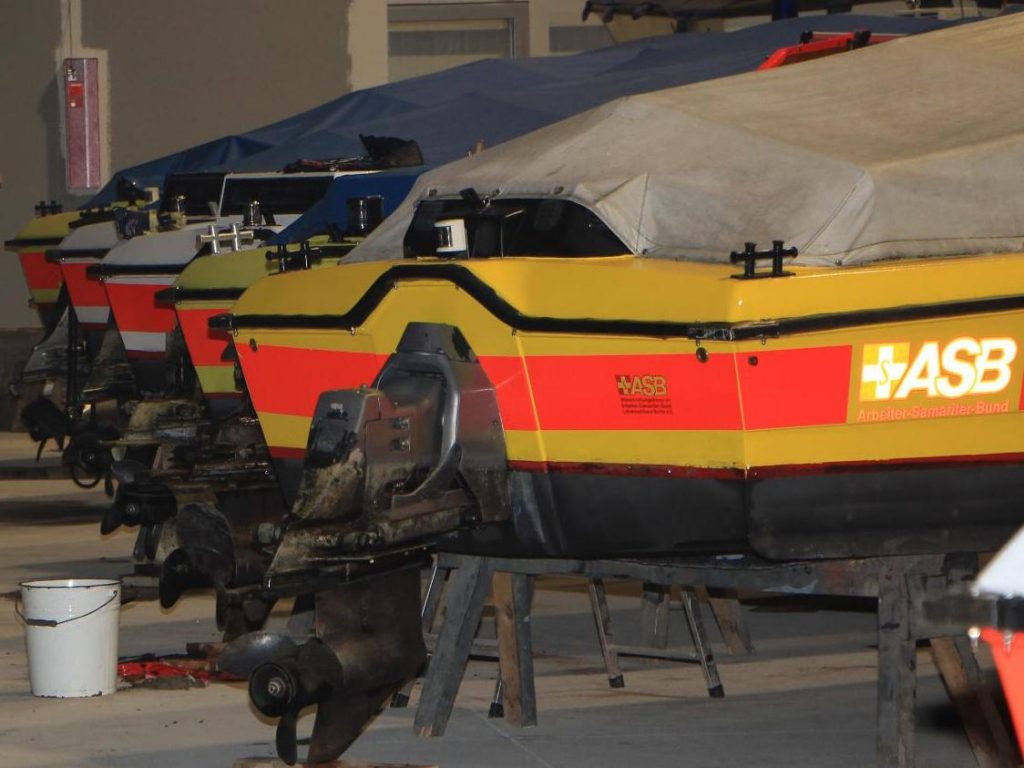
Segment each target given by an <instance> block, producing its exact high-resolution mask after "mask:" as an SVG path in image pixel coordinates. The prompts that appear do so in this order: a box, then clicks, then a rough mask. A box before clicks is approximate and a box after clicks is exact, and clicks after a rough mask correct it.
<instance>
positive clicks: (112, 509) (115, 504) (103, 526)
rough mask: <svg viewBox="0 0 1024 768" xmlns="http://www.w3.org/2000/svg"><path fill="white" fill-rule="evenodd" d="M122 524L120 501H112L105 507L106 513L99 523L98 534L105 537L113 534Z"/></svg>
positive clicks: (122, 510) (122, 507) (122, 515)
mask: <svg viewBox="0 0 1024 768" xmlns="http://www.w3.org/2000/svg"><path fill="white" fill-rule="evenodd" d="M123 522H124V505H123V504H121V502H120V499H114V501H112V502H111V503H110V506H109V507H107V511H106V512H104V513H103V521H102V522H101V523H100V533H101V534H103V535H104V536H106V535H107V534H108V533H113V532H114V531H116V530H117V529H118V528H120V527H121V524H122V523H123Z"/></svg>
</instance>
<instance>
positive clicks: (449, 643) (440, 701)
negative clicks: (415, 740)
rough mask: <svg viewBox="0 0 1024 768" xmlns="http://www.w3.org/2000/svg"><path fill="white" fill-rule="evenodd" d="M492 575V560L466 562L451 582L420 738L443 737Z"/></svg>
mask: <svg viewBox="0 0 1024 768" xmlns="http://www.w3.org/2000/svg"><path fill="white" fill-rule="evenodd" d="M492 572H493V571H492V570H491V563H490V560H489V559H487V558H483V557H479V558H466V559H464V560H463V561H462V562H461V563H460V565H459V567H458V568H457V569H456V570H455V571H454V572H453V573H452V575H451V576H450V577H449V579H448V589H447V592H448V598H447V605H448V606H449V608H450V610H447V611H446V612H445V620H444V621H443V622H442V624H441V631H440V633H439V634H438V636H437V648H436V649H435V651H434V655H433V657H432V658H431V659H430V666H429V668H428V670H427V676H426V678H425V679H424V681H423V692H422V694H421V695H420V703H419V706H418V707H417V708H416V718H415V720H414V723H413V728H414V729H415V731H416V732H417V733H418V734H419V735H420V736H441V735H442V734H443V733H444V731H445V728H446V727H447V725H448V718H449V717H451V714H452V707H453V706H454V705H455V695H456V694H457V693H458V691H459V685H460V684H461V682H462V674H463V672H465V669H466V662H467V661H468V660H469V652H470V649H471V648H472V646H473V638H474V637H475V636H476V629H477V625H478V624H479V623H480V617H481V616H482V615H483V611H484V602H486V600H487V596H488V593H489V592H490V586H491V574H492ZM460 611H461V613H460Z"/></svg>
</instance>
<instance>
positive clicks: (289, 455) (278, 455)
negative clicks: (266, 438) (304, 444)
mask: <svg viewBox="0 0 1024 768" xmlns="http://www.w3.org/2000/svg"><path fill="white" fill-rule="evenodd" d="M268 450H269V452H270V457H271V458H273V459H305V458H306V449H305V448H274V447H273V446H271V447H270V448H269V449H268Z"/></svg>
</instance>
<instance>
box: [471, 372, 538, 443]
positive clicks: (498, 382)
mask: <svg viewBox="0 0 1024 768" xmlns="http://www.w3.org/2000/svg"><path fill="white" fill-rule="evenodd" d="M479 360H480V365H481V366H483V369H484V372H485V373H486V374H487V378H488V379H490V381H491V384H493V385H494V389H495V392H496V393H497V396H498V411H499V412H500V413H501V424H502V426H503V427H504V428H505V429H519V430H535V429H537V418H536V417H535V415H534V412H533V400H532V398H531V397H530V381H529V379H528V378H527V376H526V366H525V365H523V358H521V357H481V358H479Z"/></svg>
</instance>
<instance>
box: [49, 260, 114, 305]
mask: <svg viewBox="0 0 1024 768" xmlns="http://www.w3.org/2000/svg"><path fill="white" fill-rule="evenodd" d="M97 263H99V259H96V260H94V261H93V262H89V263H87V262H74V263H70V262H66V261H63V262H61V263H60V272H61V275H62V276H63V278H64V283H65V284H66V285H67V287H68V294H69V295H70V296H71V303H72V304H73V305H74V306H76V307H109V306H110V302H109V301H108V300H107V292H106V290H105V289H104V287H103V283H101V282H100V281H99V280H98V279H97V278H95V277H89V276H88V275H87V274H86V270H87V269H88V268H89V267H90V266H91V265H92V264H97Z"/></svg>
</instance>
